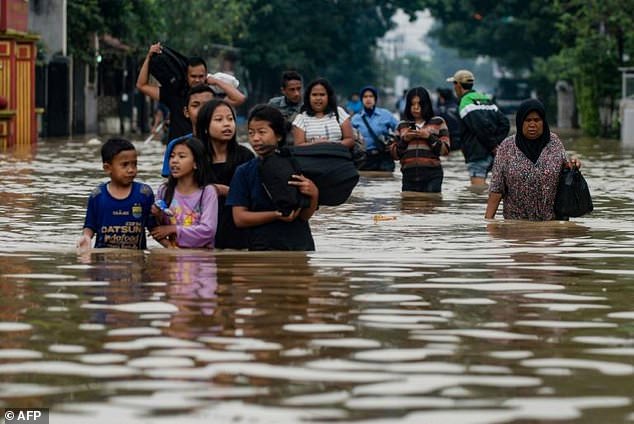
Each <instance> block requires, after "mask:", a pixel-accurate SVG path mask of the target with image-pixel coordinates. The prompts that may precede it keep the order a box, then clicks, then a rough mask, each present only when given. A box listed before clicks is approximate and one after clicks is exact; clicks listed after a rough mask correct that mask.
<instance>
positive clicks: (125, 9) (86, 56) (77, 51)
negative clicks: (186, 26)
mask: <svg viewBox="0 0 634 424" xmlns="http://www.w3.org/2000/svg"><path fill="white" fill-rule="evenodd" d="M161 4H162V3H161V2H160V1H159V0H135V1H127V0H81V1H69V2H67V15H68V44H69V53H70V54H71V55H72V56H74V57H75V58H76V59H78V60H81V61H84V62H89V63H91V62H93V61H94V60H95V55H96V52H95V49H94V48H93V44H92V41H91V37H92V36H94V35H95V34H96V35H104V34H110V35H112V36H114V37H117V38H119V39H120V40H121V41H122V42H123V43H125V44H127V45H129V46H132V47H138V46H141V45H145V44H147V43H148V42H150V41H151V40H154V39H156V38H158V36H159V34H160V33H161V32H162V31H163V28H164V26H165V18H164V12H163V11H162V6H161Z"/></svg>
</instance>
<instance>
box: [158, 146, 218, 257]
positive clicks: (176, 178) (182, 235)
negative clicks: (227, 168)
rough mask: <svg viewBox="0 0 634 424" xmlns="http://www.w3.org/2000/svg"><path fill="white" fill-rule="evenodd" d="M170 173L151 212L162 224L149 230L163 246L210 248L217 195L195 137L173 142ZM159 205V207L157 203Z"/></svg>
mask: <svg viewBox="0 0 634 424" xmlns="http://www.w3.org/2000/svg"><path fill="white" fill-rule="evenodd" d="M169 165H170V176H169V178H168V180H167V183H165V184H163V185H162V186H161V187H160V188H159V189H158V193H157V199H159V201H157V204H158V203H160V201H161V200H162V201H163V202H164V204H162V205H159V206H157V205H155V206H153V207H152V213H153V214H154V215H155V216H156V217H157V220H158V221H159V222H160V223H161V224H162V225H159V226H158V227H155V228H154V229H153V230H152V231H151V234H152V237H154V238H155V239H156V240H157V241H158V242H159V243H161V244H162V245H163V246H165V247H189V248H209V249H211V248H213V247H214V245H215V236H216V228H217V226H218V195H217V192H216V189H215V188H214V187H213V186H212V185H206V182H207V181H208V180H209V168H210V164H209V160H208V156H207V155H206V154H205V148H204V146H203V144H202V142H201V141H200V140H198V139H197V138H193V137H192V138H187V139H184V140H182V141H180V142H179V143H177V144H175V145H174V148H173V149H172V152H171V155H170V161H169ZM160 206H162V208H161V207H160Z"/></svg>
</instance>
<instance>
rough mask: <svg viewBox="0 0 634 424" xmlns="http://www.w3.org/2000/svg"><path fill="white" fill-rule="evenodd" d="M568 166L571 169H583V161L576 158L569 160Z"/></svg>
mask: <svg viewBox="0 0 634 424" xmlns="http://www.w3.org/2000/svg"><path fill="white" fill-rule="evenodd" d="M566 166H567V167H568V168H571V169H575V168H577V169H581V161H580V160H579V158H577V157H576V156H574V157H572V158H570V159H568V163H567V164H566Z"/></svg>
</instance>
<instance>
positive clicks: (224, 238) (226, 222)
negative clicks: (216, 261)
mask: <svg viewBox="0 0 634 424" xmlns="http://www.w3.org/2000/svg"><path fill="white" fill-rule="evenodd" d="M254 157H255V155H254V154H253V152H252V151H251V150H249V149H247V148H246V147H244V146H238V149H237V150H236V161H235V163H233V164H228V163H227V162H222V163H214V164H212V165H211V168H212V170H213V173H214V178H213V181H211V183H212V184H223V185H227V186H228V185H229V184H231V179H232V178H233V174H234V173H235V172H236V168H237V167H238V166H240V165H242V164H243V163H245V162H248V161H250V160H251V159H253V158H254ZM226 200H227V198H226V197H224V196H222V197H218V229H217V230H216V247H217V248H218V249H246V248H247V247H248V234H247V230H246V229H242V228H238V227H236V224H235V223H234V222H233V211H232V209H231V207H229V206H225V201H226Z"/></svg>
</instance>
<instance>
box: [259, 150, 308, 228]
mask: <svg viewBox="0 0 634 424" xmlns="http://www.w3.org/2000/svg"><path fill="white" fill-rule="evenodd" d="M258 171H259V173H260V179H261V181H262V186H263V187H264V191H265V192H266V193H267V194H268V196H269V198H270V199H271V200H272V201H273V203H274V204H275V207H276V209H277V210H278V211H280V212H282V215H283V216H288V215H290V213H291V212H292V211H294V210H295V209H297V208H306V207H308V206H310V198H308V197H307V196H304V195H303V194H301V193H300V192H299V190H298V189H297V187H295V186H293V185H289V184H288V182H289V181H290V180H291V177H292V175H293V174H299V173H300V172H299V170H298V169H297V168H296V166H295V163H294V162H293V161H292V160H291V158H289V157H287V156H281V155H280V154H279V153H277V152H275V153H272V154H270V155H268V156H265V157H264V158H263V159H262V160H261V161H260V164H259V165H258Z"/></svg>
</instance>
